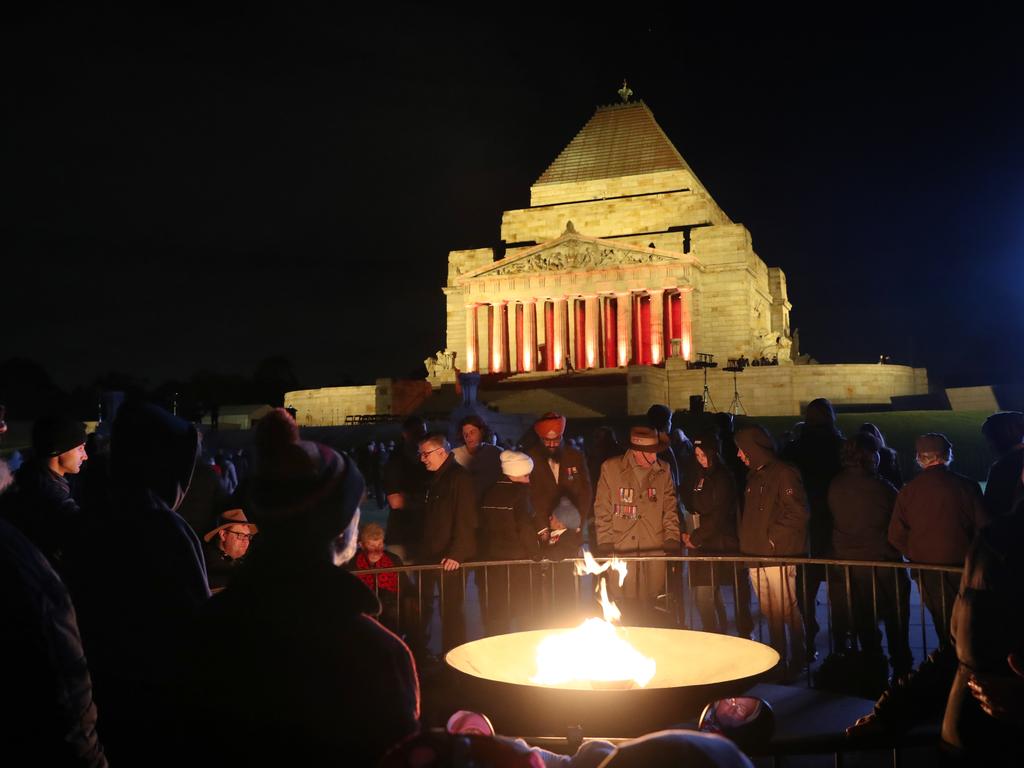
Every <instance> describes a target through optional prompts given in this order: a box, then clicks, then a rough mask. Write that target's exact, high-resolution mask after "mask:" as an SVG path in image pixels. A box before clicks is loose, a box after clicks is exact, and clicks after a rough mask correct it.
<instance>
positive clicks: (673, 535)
mask: <svg viewBox="0 0 1024 768" xmlns="http://www.w3.org/2000/svg"><path fill="white" fill-rule="evenodd" d="M636 466H637V465H636V462H635V460H634V458H633V452H632V451H627V452H626V453H625V455H623V456H617V457H615V458H611V459H608V461H606V462H605V463H604V464H602V465H601V477H600V479H599V480H598V482H597V495H596V497H595V499H594V525H595V527H596V529H597V545H598V548H599V550H601V551H610V552H614V553H617V554H621V555H640V556H642V555H647V554H663V553H664V552H666V551H668V552H671V553H676V552H678V551H679V547H680V534H679V514H678V509H677V507H676V489H675V485H674V484H673V482H672V474H671V472H670V471H669V468H668V466H667V465H665V464H664V463H663V462H661V461H656V462H655V464H654V465H653V466H652V467H650V468H647V467H644V468H643V471H642V472H641V473H640V474H638V473H637V471H636V469H634V468H635V467H636ZM541 469H542V470H543V469H544V467H541ZM534 472H535V473H536V472H537V469H534Z"/></svg>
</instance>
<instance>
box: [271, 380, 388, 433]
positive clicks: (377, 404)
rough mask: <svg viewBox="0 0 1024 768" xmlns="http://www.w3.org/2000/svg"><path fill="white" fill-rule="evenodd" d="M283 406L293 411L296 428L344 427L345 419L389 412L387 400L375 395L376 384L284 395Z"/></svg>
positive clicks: (308, 390)
mask: <svg viewBox="0 0 1024 768" xmlns="http://www.w3.org/2000/svg"><path fill="white" fill-rule="evenodd" d="M387 381H388V380H387V379H380V380H379V382H380V383H383V382H387ZM382 387H385V388H386V385H383V384H382ZM389 394H390V393H389ZM284 404H285V407H286V408H295V410H296V414H295V420H296V421H297V422H298V424H299V426H300V427H330V426H336V425H339V424H344V423H345V417H346V416H353V415H359V414H383V413H390V412H391V407H390V405H391V404H390V397H389V396H381V395H379V394H378V385H377V384H373V385H366V386H356V387H323V388H321V389H300V390H296V391H294V392H286V393H285V396H284Z"/></svg>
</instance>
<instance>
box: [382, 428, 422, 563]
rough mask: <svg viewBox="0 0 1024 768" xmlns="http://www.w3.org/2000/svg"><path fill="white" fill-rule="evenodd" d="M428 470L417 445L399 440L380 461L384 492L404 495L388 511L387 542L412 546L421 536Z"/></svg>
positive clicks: (414, 546)
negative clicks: (402, 500)
mask: <svg viewBox="0 0 1024 768" xmlns="http://www.w3.org/2000/svg"><path fill="white" fill-rule="evenodd" d="M429 484H430V473H429V472H427V470H426V467H424V466H423V462H421V461H420V460H419V457H418V455H417V447H416V445H414V444H412V445H411V444H409V443H407V442H405V440H403V441H402V443H401V444H400V445H399V446H398V448H397V449H396V450H395V451H394V452H393V453H392V454H391V457H390V458H389V459H388V463H387V464H385V465H384V475H383V485H384V493H385V494H386V495H387V496H391V495H393V494H396V493H400V494H402V495H403V496H404V497H405V506H404V507H402V509H393V510H391V513H390V514H389V515H388V530H387V543H388V544H389V545H402V546H406V547H413V549H414V550H415V548H416V547H417V546H418V544H419V541H420V539H421V537H422V536H423V505H424V503H425V499H426V494H427V486H428V485H429Z"/></svg>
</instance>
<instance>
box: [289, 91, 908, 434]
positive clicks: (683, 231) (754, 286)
mask: <svg viewBox="0 0 1024 768" xmlns="http://www.w3.org/2000/svg"><path fill="white" fill-rule="evenodd" d="M501 238H502V240H503V241H504V243H505V249H504V253H503V254H502V255H501V257H500V258H496V256H497V254H496V253H495V251H494V250H493V249H491V248H477V249H470V250H459V251H451V252H450V253H449V255H448V279H447V283H446V285H445V286H444V288H443V291H444V294H445V299H446V313H445V314H446V320H445V331H446V335H445V344H446V347H445V349H444V350H440V351H438V352H437V353H436V354H435V355H434V356H432V357H430V358H428V359H427V360H426V361H425V364H426V366H427V369H428V380H427V381H428V382H429V385H430V386H432V387H434V388H435V389H439V388H441V387H443V386H446V385H451V384H453V383H454V381H455V378H456V373H457V372H459V371H462V372H478V373H482V374H492V375H491V376H487V377H486V378H485V380H484V382H483V383H482V384H481V387H480V394H479V397H480V401H481V402H484V403H487V404H488V405H490V406H492V407H494V408H497V409H499V410H500V411H502V412H504V413H539V412H542V411H545V410H551V409H555V410H559V411H561V412H563V413H565V414H566V415H569V416H610V415H621V414H622V413H623V412H626V413H629V414H641V413H644V412H645V411H646V410H647V408H648V406H649V405H650V404H651V403H654V402H662V403H666V404H668V405H670V406H671V407H673V408H686V407H688V405H689V398H690V396H691V395H700V394H701V393H702V392H703V387H704V371H703V370H699V369H693V368H692V367H690V365H689V364H690V363H692V362H693V361H694V360H697V359H700V360H703V361H707V360H708V359H709V358H708V356H711V357H713V359H714V360H715V362H717V363H718V365H719V366H720V367H719V368H713V369H710V370H709V371H708V385H709V388H710V389H711V397H712V400H713V402H714V404H715V406H716V407H717V408H718V409H721V410H726V409H728V408H729V406H730V403H731V402H732V400H733V382H732V375H731V374H730V373H727V372H725V371H723V370H722V368H723V367H725V366H726V365H728V364H729V363H730V362H731V361H733V360H735V359H737V358H747V359H748V360H761V359H766V360H768V361H772V362H773V363H774V364H773V365H763V366H756V367H754V366H751V367H748V368H747V369H746V371H745V372H744V373H742V374H740V376H739V378H738V380H737V385H738V387H739V390H740V395H741V403H742V406H743V410H744V411H745V412H746V413H748V414H752V415H795V414H798V413H800V411H801V407H802V405H803V404H805V403H806V402H808V401H809V400H812V399H814V398H816V397H828V398H830V399H831V400H833V402H835V403H836V404H839V405H843V404H857V405H871V404H874V405H879V406H888V405H889V403H890V398H891V397H893V396H896V395H913V394H923V393H926V392H927V391H928V381H927V374H926V372H925V371H924V370H923V369H913V368H908V367H905V366H895V365H875V364H867V365H817V364H813V361H811V360H810V358H809V356H807V355H801V354H799V349H798V347H799V344H798V343H795V341H794V338H793V333H792V330H791V328H790V311H791V309H792V304H791V303H790V301H789V294H788V290H787V287H786V275H785V273H784V272H783V271H782V269H781V268H779V267H769V266H768V265H767V264H766V263H765V262H764V261H763V260H762V259H761V257H760V256H759V255H758V254H757V252H756V251H755V250H754V245H753V240H752V238H751V234H750V232H749V231H748V230H747V229H746V227H744V226H743V225H742V224H739V223H736V222H733V221H732V220H731V219H730V218H729V217H728V216H727V215H726V214H725V213H724V212H723V211H722V209H721V208H720V207H719V206H718V204H717V203H716V202H715V201H714V199H713V198H712V197H711V195H710V193H709V192H708V191H707V189H706V188H705V187H704V186H703V184H701V182H700V180H699V179H698V178H697V176H696V175H695V174H694V172H693V170H692V169H691V168H690V167H689V165H688V164H687V163H686V161H685V160H684V159H683V157H682V156H681V155H680V154H679V152H678V151H677V150H676V148H675V147H674V146H673V145H672V142H671V141H670V140H669V139H668V137H667V136H666V135H665V134H664V132H663V131H662V130H661V128H660V127H659V126H658V124H657V122H656V121H655V120H654V116H653V114H652V113H651V111H650V110H649V109H648V108H647V106H646V105H645V104H643V103H642V102H637V103H626V104H618V105H614V106H608V107H600V108H598V110H597V111H596V112H595V114H594V116H593V117H592V118H591V119H590V120H589V121H588V122H587V124H586V125H585V126H584V127H583V129H582V130H581V131H580V132H579V133H578V134H577V135H576V137H575V138H573V139H572V141H571V142H570V143H569V145H568V146H567V147H566V148H565V149H564V150H563V151H562V152H561V153H560V154H559V156H558V157H557V158H556V159H555V161H554V162H553V163H552V164H551V165H550V166H549V167H548V169H547V170H546V171H545V172H544V173H543V174H542V175H541V177H540V178H539V179H538V180H537V182H536V183H535V184H534V185H533V186H532V187H531V189H530V206H529V207H528V208H523V209H517V210H510V211H505V212H504V214H503V215H502V220H501ZM567 374H571V375H567ZM382 381H383V380H382ZM381 390H382V387H381V382H378V386H377V387H335V388H329V389H321V390H309V391H306V392H295V393H289V395H288V397H289V398H290V400H291V402H290V404H292V405H294V406H295V407H296V408H298V409H299V423H300V424H310V425H312V424H329V423H334V424H340V423H343V422H344V417H345V416H346V415H349V414H356V413H377V414H380V413H400V412H408V410H406V409H407V408H408V407H409V406H411V405H412V404H413V401H414V399H409V398H406V399H404V400H403V401H402V403H401V410H396V408H397V407H398V404H397V403H391V402H389V401H388V397H387V395H386V394H382V391H381Z"/></svg>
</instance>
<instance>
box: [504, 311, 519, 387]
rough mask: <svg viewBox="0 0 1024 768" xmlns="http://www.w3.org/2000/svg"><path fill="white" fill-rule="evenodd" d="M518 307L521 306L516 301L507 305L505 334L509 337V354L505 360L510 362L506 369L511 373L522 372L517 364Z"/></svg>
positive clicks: (507, 353)
mask: <svg viewBox="0 0 1024 768" xmlns="http://www.w3.org/2000/svg"><path fill="white" fill-rule="evenodd" d="M518 306H519V305H518V304H517V303H516V302H514V301H510V302H509V303H508V304H507V305H506V313H507V317H506V318H505V321H506V323H507V327H506V328H505V333H506V334H507V335H508V336H507V344H508V347H507V352H506V355H505V359H506V360H507V361H508V362H507V366H508V367H507V368H506V370H507V371H508V372H509V373H512V372H513V371H518V370H520V368H519V366H518V365H517V364H516V361H517V359H518V357H519V345H518V343H517V342H518V329H517V326H516V314H517V308H518Z"/></svg>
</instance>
